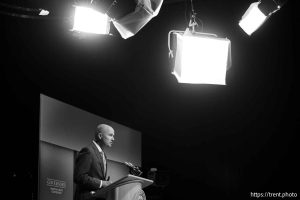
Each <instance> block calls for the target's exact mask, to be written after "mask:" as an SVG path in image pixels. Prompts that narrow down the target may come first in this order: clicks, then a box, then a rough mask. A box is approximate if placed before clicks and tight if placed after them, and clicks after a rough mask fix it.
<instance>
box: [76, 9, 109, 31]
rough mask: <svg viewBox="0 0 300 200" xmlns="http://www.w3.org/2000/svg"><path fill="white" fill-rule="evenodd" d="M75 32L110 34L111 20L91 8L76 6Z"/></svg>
mask: <svg viewBox="0 0 300 200" xmlns="http://www.w3.org/2000/svg"><path fill="white" fill-rule="evenodd" d="M72 30H73V31H79V32H87V33H95V34H109V30H110V18H109V17H108V16H107V15H106V14H103V13H101V12H98V11H96V10H94V9H92V8H90V7H82V6H75V15H74V24H73V29H72Z"/></svg>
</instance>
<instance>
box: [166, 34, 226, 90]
mask: <svg viewBox="0 0 300 200" xmlns="http://www.w3.org/2000/svg"><path fill="white" fill-rule="evenodd" d="M175 35H176V44H177V48H176V57H175V67H174V70H173V72H172V74H174V75H175V77H176V78H177V80H178V82H180V83H192V84H218V85H225V84H226V71H227V69H228V68H229V67H230V66H231V42H230V40H228V39H227V38H218V37H217V36H216V35H212V34H204V33H191V32H190V31H189V30H188V29H187V30H186V31H185V32H175Z"/></svg>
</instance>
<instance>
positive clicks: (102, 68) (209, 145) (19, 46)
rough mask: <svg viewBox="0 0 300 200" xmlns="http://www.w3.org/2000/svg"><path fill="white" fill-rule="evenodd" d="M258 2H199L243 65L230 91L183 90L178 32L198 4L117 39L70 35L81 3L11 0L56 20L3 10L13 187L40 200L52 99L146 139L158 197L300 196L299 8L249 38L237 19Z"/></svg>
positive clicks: (166, 12) (5, 112)
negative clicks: (173, 46) (43, 133)
mask: <svg viewBox="0 0 300 200" xmlns="http://www.w3.org/2000/svg"><path fill="white" fill-rule="evenodd" d="M2 2H4V1H2ZM251 2H253V1H234V0H230V1H221V0H201V1H200V0H199V1H194V9H195V11H196V12H197V17H199V18H200V19H201V20H202V21H203V22H204V32H209V33H215V34H217V35H218V36H219V37H227V38H228V39H230V40H231V45H232V61H233V64H232V67H231V69H230V70H229V71H228V72H227V85H226V86H219V85H190V84H179V83H177V80H176V79H175V77H174V76H173V75H171V71H172V65H171V62H170V60H169V59H168V46H167V35H168V32H169V31H170V30H174V29H175V30H184V29H185V28H186V27H187V23H188V16H189V13H190V4H189V3H190V1H171V0H169V1H165V2H164V4H163V6H162V8H161V10H160V13H159V15H158V16H157V17H155V18H153V19H152V20H151V21H150V22H149V23H148V24H147V25H146V26H145V27H144V28H143V29H142V30H141V31H140V32H138V33H137V34H136V35H135V36H133V37H131V38H129V39H127V40H124V39H122V38H121V37H120V35H119V34H118V33H117V32H116V31H115V30H114V29H113V28H112V32H113V33H114V36H103V35H97V36H93V35H89V36H79V35H78V34H75V33H74V32H71V31H69V30H70V29H71V26H72V20H71V18H70V15H71V14H72V6H71V5H72V2H71V1H67V0H66V1H58V0H55V1H35V0H31V1H30V0H28V1H25V0H23V1H10V3H16V4H17V5H23V6H28V7H30V6H32V7H43V8H46V9H49V10H50V12H51V14H50V16H48V18H45V19H40V18H37V19H28V18H20V17H13V16H10V15H5V14H3V13H2V14H0V20H1V37H0V40H1V42H0V48H1V107H2V108H1V115H2V120H1V121H2V123H1V124H2V126H1V128H2V134H1V137H2V140H1V141H2V162H1V163H2V165H3V166H4V167H5V171H3V172H5V174H4V176H5V177H6V178H8V179H7V180H8V181H6V183H7V184H5V185H6V186H8V187H7V191H8V192H10V194H11V195H12V197H16V198H17V197H21V196H22V197H23V199H31V198H33V199H35V198H36V191H37V188H36V187H37V184H36V183H37V180H38V178H37V175H38V168H37V163H38V160H37V158H38V139H39V138H38V131H39V94H40V93H43V94H45V95H47V96H50V97H52V98H55V99H58V100H61V101H63V102H66V103H69V104H71V105H74V106H76V107H79V108H81V109H84V110H86V111H89V112H92V113H94V114H97V115H99V116H102V117H105V118H108V119H110V120H113V121H115V122H118V123H121V124H124V125H126V126H129V127H131V128H134V129H136V130H139V131H141V132H142V134H143V141H142V143H143V152H142V156H143V157H142V160H143V170H144V174H143V176H145V177H146V175H147V170H149V168H150V167H156V168H158V172H159V173H158V175H160V176H159V179H158V180H157V185H158V186H151V187H149V188H147V189H146V190H145V191H146V195H147V199H191V198H196V199H201V198H202V199H215V198H222V199H234V198H237V199H247V198H250V192H299V188H298V187H297V186H299V164H298V163H297V162H296V161H297V160H298V159H299V154H298V153H297V152H298V151H299V140H298V138H297V134H298V132H299V119H300V118H299V104H298V102H299V97H298V92H299V85H300V84H299V82H298V76H299V69H298V68H299V61H298V60H297V59H298V55H299V54H298V51H297V50H298V45H299V38H298V35H299V31H297V30H296V28H297V26H298V25H299V16H298V15H296V12H297V7H296V1H292V0H290V1H288V2H287V3H286V4H285V5H284V6H283V7H282V9H281V10H279V11H278V12H277V13H275V14H274V15H273V16H271V18H270V19H269V20H268V21H267V22H266V23H265V24H264V25H263V26H262V27H260V29H258V30H257V31H256V32H255V33H254V34H253V35H252V36H251V37H249V36H248V35H246V34H245V33H244V32H243V31H242V29H241V28H240V27H239V26H238V22H239V20H240V18H241V16H242V15H243V13H244V12H245V11H246V9H247V8H248V7H249V5H250V3H251ZM1 9H3V7H1ZM112 26H113V25H112ZM70 139H71V138H70ZM5 180H6V179H5ZM159 186H161V187H159ZM297 190H298V191H297ZM32 195H33V196H32ZM298 195H300V194H299V193H298Z"/></svg>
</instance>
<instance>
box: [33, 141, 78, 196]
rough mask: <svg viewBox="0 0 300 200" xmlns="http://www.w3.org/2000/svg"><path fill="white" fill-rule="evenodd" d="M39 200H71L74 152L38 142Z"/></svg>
mask: <svg viewBox="0 0 300 200" xmlns="http://www.w3.org/2000/svg"><path fill="white" fill-rule="evenodd" d="M39 148H40V154H39V156H40V158H39V165H40V168H39V199H40V200H53V199H55V200H72V199H73V169H74V151H73V150H70V149H66V148H63V147H59V146H57V145H53V144H49V143H46V142H41V141H40V147H39Z"/></svg>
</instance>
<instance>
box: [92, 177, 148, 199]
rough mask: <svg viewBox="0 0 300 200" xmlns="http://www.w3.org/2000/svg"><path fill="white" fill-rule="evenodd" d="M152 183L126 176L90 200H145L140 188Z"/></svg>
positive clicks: (98, 192) (99, 191) (97, 192)
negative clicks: (99, 199)
mask: <svg viewBox="0 0 300 200" xmlns="http://www.w3.org/2000/svg"><path fill="white" fill-rule="evenodd" d="M152 183H153V181H152V180H149V179H145V178H142V177H138V176H134V175H131V174H128V175H127V176H125V177H123V178H121V179H119V180H117V181H115V182H113V183H112V184H111V185H109V186H107V187H105V188H102V189H100V190H98V191H96V192H95V193H94V194H93V195H92V198H91V200H93V199H97V198H104V199H106V200H146V195H145V193H144V191H143V190H142V188H145V187H147V186H149V185H151V184H152Z"/></svg>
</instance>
